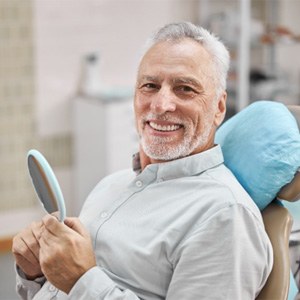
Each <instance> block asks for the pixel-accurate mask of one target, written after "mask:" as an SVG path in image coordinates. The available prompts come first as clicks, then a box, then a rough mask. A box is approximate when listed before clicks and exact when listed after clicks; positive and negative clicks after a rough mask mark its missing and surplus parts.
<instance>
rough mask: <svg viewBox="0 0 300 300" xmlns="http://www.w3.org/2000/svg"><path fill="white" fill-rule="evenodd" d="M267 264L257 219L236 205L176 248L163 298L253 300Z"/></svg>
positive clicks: (270, 258)
mask: <svg viewBox="0 0 300 300" xmlns="http://www.w3.org/2000/svg"><path fill="white" fill-rule="evenodd" d="M272 264H273V252H272V247H271V244H270V241H269V239H268V237H267V235H266V233H265V230H264V226H263V224H262V221H260V220H258V218H257V217H256V216H254V215H253V214H252V212H250V211H249V210H248V209H247V208H245V207H243V206H241V205H237V204H235V205H232V206H229V207H227V208H224V209H221V210H220V211H219V212H217V213H216V214H215V215H213V216H211V217H210V218H209V220H206V221H205V224H204V225H202V226H200V227H199V228H197V230H196V231H195V232H194V233H193V234H192V235H191V236H189V237H188V238H186V239H185V240H184V241H183V242H182V243H181V245H179V246H178V247H177V249H176V251H175V255H174V272H173V276H172V280H171V283H170V286H169V289H168V293H167V297H166V299H167V300H176V299H185V300H192V299H193V300H194V299H228V300H229V299H230V300H232V299H238V300H241V299H242V300H253V299H255V298H256V296H257V295H258V293H259V291H260V290H261V289H262V287H263V286H264V284H265V282H266V280H267V278H268V276H269V274H270V272H271V269H272Z"/></svg>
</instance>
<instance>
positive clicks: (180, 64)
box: [13, 23, 272, 300]
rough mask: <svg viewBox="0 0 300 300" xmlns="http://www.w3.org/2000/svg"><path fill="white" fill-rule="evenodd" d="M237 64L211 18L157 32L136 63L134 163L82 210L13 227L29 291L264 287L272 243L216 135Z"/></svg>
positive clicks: (149, 295)
mask: <svg viewBox="0 0 300 300" xmlns="http://www.w3.org/2000/svg"><path fill="white" fill-rule="evenodd" d="M228 66H229V55H228V51H227V50H226V48H225V47H224V45H223V44H222V43H221V42H220V41H219V40H218V39H217V38H216V37H214V36H213V35H211V34H210V33H209V32H208V31H206V30H205V29H203V28H200V27H196V26H195V25H193V24H191V23H178V24H169V25H166V26H165V27H163V28H162V29H160V30H159V31H158V32H157V33H156V34H155V36H154V38H153V39H152V41H151V43H150V45H148V50H147V51H146V53H145V55H144V56H143V58H142V60H141V62H140V65H139V69H138V75H137V83H136V89H135V99H134V108H135V116H136V126H137V131H138V134H139V136H140V150H139V153H138V154H137V155H135V157H134V159H133V160H134V161H133V171H132V170H125V171H120V172H118V173H115V174H113V175H110V176H108V177H106V178H104V179H103V180H102V181H101V182H100V183H99V184H98V185H97V186H96V187H95V189H94V190H93V191H92V193H91V194H90V196H89V197H88V199H87V201H86V203H85V204H84V206H83V209H82V212H81V214H80V218H79V219H80V221H79V219H77V218H67V219H66V221H65V223H64V224H63V223H60V222H58V221H57V219H56V218H55V217H54V216H51V215H47V216H45V217H44V218H43V220H42V221H41V222H37V223H33V224H31V225H30V226H29V227H28V228H27V229H25V230H24V231H22V232H21V233H19V234H18V235H17V236H16V237H15V238H14V243H13V252H14V255H15V259H16V265H17V272H18V275H17V290H18V292H19V294H20V295H21V296H22V297H23V299H32V298H33V299H43V300H45V299H76V300H78V299H84V300H86V299H110V300H115V299H169V300H171V299H172V300H183V299H184V300H188V299H191V300H195V299H230V300H233V299H234V300H237V299H242V300H247V299H249V300H253V299H255V297H256V296H257V295H258V294H259V291H260V290H261V288H262V287H263V286H264V284H265V282H266V280H267V278H268V275H269V273H270V271H271V269H272V248H271V244H270V242H269V239H268V237H267V235H266V232H265V230H264V225H263V222H262V218H261V214H260V212H259V210H258V208H257V207H256V206H255V204H254V203H253V201H252V199H251V198H250V197H249V196H248V194H247V193H246V192H245V191H244V190H243V188H242V187H241V186H240V184H239V183H238V182H237V180H236V179H235V177H234V176H233V175H232V173H231V172H230V171H229V170H228V169H227V168H226V167H225V166H224V164H223V156H222V151H221V149H220V147H219V146H218V145H215V144H214V135H215V131H216V128H217V127H218V126H219V125H220V124H221V122H222V120H223V118H224V115H225V110H226V108H225V105H226V91H225V89H226V75H227V71H228Z"/></svg>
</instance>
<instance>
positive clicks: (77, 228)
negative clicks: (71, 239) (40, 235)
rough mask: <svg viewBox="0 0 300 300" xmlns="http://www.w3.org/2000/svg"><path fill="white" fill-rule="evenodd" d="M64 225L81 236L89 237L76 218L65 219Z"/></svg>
mask: <svg viewBox="0 0 300 300" xmlns="http://www.w3.org/2000/svg"><path fill="white" fill-rule="evenodd" d="M64 223H65V225H67V226H68V227H69V228H71V229H73V230H74V231H76V232H77V233H79V234H80V235H81V236H89V233H88V231H87V230H86V228H85V227H84V225H83V224H82V223H81V222H80V220H79V219H78V218H70V217H68V218H65V220H64Z"/></svg>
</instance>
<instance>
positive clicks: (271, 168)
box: [216, 101, 300, 210]
mask: <svg viewBox="0 0 300 300" xmlns="http://www.w3.org/2000/svg"><path fill="white" fill-rule="evenodd" d="M297 111H298V112H299V115H300V111H299V110H298V109H297ZM216 143H218V144H220V145H221V147H222V150H223V154H224V160H225V165H227V167H228V168H229V169H231V171H232V172H233V173H234V174H235V176H236V177H237V179H238V180H239V181H240V183H241V184H242V185H243V187H244V188H245V189H246V191H247V192H248V193H249V195H250V196H251V197H252V199H253V200H254V202H255V203H256V204H257V206H258V207H259V208H260V209H261V210H262V209H264V208H265V207H266V206H267V205H268V204H269V203H270V202H271V201H272V200H274V198H276V195H277V194H278V192H279V191H280V190H281V188H282V187H284V186H286V185H287V184H289V183H290V182H291V181H292V180H293V178H294V176H295V174H296V173H297V170H298V169H299V168H300V134H299V128H298V125H297V122H296V120H295V118H294V116H293V115H292V113H291V112H290V111H289V109H288V108H287V107H286V106H285V105H284V104H282V103H278V102H272V101H257V102H254V103H253V104H251V105H249V106H248V107H246V108H245V109H244V110H242V111H241V112H239V113H238V114H236V115H235V116H233V117H232V118H231V119H229V120H228V121H227V122H225V123H224V124H223V125H222V126H221V127H220V128H219V129H218V131H217V133H216ZM295 180H296V181H295V182H296V187H297V188H296V190H298V189H299V194H300V187H299V183H298V180H300V179H298V176H296V179H295ZM294 186H295V185H294ZM298 187H299V188H298ZM285 188H286V189H285V190H284V189H282V192H283V194H280V195H284V196H285V197H286V195H287V194H286V190H289V189H287V186H286V187H285ZM296 194H297V196H296V197H298V192H293V195H296ZM280 198H281V197H280ZM289 198H291V196H289ZM287 200H288V199H287Z"/></svg>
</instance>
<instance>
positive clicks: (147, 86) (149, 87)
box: [143, 83, 157, 89]
mask: <svg viewBox="0 0 300 300" xmlns="http://www.w3.org/2000/svg"><path fill="white" fill-rule="evenodd" d="M143 87H145V88H147V89H156V88H157V86H156V84H155V83H146V84H144V85H143Z"/></svg>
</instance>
